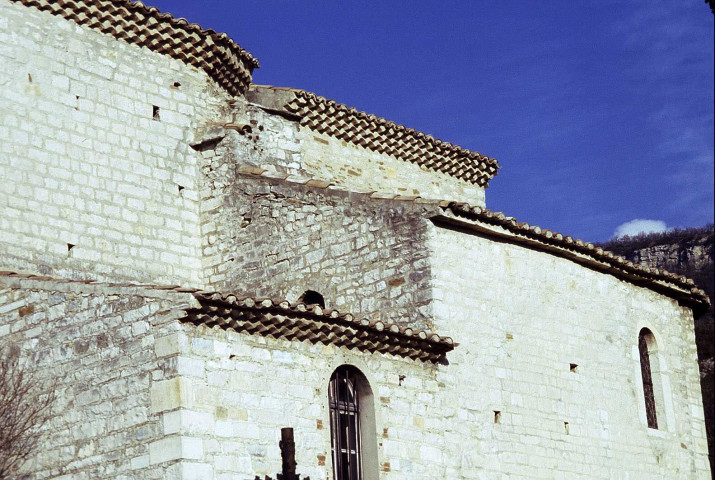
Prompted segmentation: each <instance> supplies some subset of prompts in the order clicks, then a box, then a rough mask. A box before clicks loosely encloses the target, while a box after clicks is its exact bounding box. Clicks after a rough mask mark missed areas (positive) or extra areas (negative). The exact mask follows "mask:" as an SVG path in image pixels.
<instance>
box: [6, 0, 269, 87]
mask: <svg viewBox="0 0 715 480" xmlns="http://www.w3.org/2000/svg"><path fill="white" fill-rule="evenodd" d="M10 1H12V2H15V3H20V4H23V5H26V6H28V7H35V8H37V9H38V10H42V11H46V12H49V13H51V14H53V15H57V16H60V17H62V18H64V19H66V20H69V21H71V22H74V23H76V24H77V25H82V26H85V27H88V28H91V29H93V30H96V31H99V32H101V33H105V34H108V35H111V36H113V37H114V38H116V39H118V40H123V41H125V42H127V43H131V44H134V45H138V46H140V47H147V48H148V49H150V50H152V51H154V52H157V53H160V54H163V55H168V56H170V57H172V58H175V59H177V60H180V61H182V62H184V63H186V64H188V65H191V66H194V67H196V68H200V69H201V70H203V71H204V72H206V73H207V74H208V76H209V77H211V78H212V79H214V80H215V81H216V82H217V83H218V84H219V85H220V86H221V87H222V88H224V89H225V90H226V91H227V92H228V93H229V94H231V95H240V94H243V93H244V92H245V91H246V90H247V89H248V86H249V85H250V83H251V79H252V73H253V69H254V68H258V60H256V59H255V58H254V57H253V56H252V55H251V54H250V53H248V52H247V51H246V50H244V49H243V48H241V47H240V46H239V45H238V44H237V43H235V42H234V41H233V40H231V39H230V38H229V37H228V36H227V35H226V34H225V33H216V32H215V31H214V30H211V29H202V28H201V27H200V26H199V25H196V24H194V23H189V22H187V21H186V20H185V19H183V18H178V19H177V18H174V17H173V16H171V15H169V14H167V13H161V12H160V11H159V10H158V9H157V8H155V7H147V6H145V5H144V4H143V3H141V2H133V1H130V0H10Z"/></svg>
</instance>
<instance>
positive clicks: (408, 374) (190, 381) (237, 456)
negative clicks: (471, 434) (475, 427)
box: [157, 326, 455, 480]
mask: <svg viewBox="0 0 715 480" xmlns="http://www.w3.org/2000/svg"><path fill="white" fill-rule="evenodd" d="M166 340H167V344H171V345H173V346H174V350H173V352H172V354H173V355H175V356H176V358H177V359H178V360H177V361H178V363H179V365H181V369H180V372H181V373H182V375H183V376H182V378H181V382H182V388H184V389H185V391H186V392H187V394H186V395H185V397H184V400H182V401H177V402H176V403H175V404H172V405H171V407H172V408H176V407H178V409H176V410H173V411H172V412H171V413H167V414H165V415H164V422H165V428H167V429H168V430H167V433H168V432H179V433H181V434H182V435H183V436H184V438H186V439H188V440H187V441H188V442H193V443H194V444H201V445H202V446H203V447H202V450H201V457H200V458H197V459H196V461H197V462H198V463H197V464H196V466H195V468H196V471H197V472H198V473H197V475H198V476H197V477H196V478H201V479H211V478H215V479H229V478H235V479H241V480H243V479H245V480H250V479H253V478H254V476H255V475H259V476H261V478H263V476H264V475H269V476H271V477H273V478H276V473H280V471H281V456H280V450H279V448H278V442H279V440H280V429H281V428H282V427H292V428H294V432H295V440H296V460H297V463H298V468H297V472H298V473H300V474H301V475H302V476H310V478H314V479H324V478H332V460H331V456H330V418H329V412H328V382H329V380H330V376H331V374H332V373H333V371H334V370H335V369H336V368H337V367H339V366H340V365H343V364H350V365H355V366H357V367H358V368H359V369H360V370H361V371H362V372H363V373H364V374H365V375H366V377H367V378H368V380H369V382H370V386H371V388H372V390H373V394H374V402H375V405H374V407H375V414H376V426H377V433H378V435H377V438H366V439H364V441H365V442H375V444H376V445H377V447H378V468H379V470H380V471H381V472H382V473H381V474H380V475H381V476H380V478H385V479H395V480H396V479H400V480H408V479H409V480H412V479H417V478H424V479H431V478H455V477H450V476H444V472H445V469H444V465H443V458H444V457H443V456H442V454H441V452H440V449H439V445H441V444H442V443H443V440H442V437H443V435H444V427H445V424H444V423H443V422H442V418H443V417H444V415H445V413H447V414H449V411H450V406H449V404H448V403H447V400H448V399H449V397H448V396H441V395H440V394H439V391H440V390H441V389H442V388H441V386H440V385H438V383H437V381H436V380H435V373H436V370H437V369H438V367H436V366H434V365H431V364H423V363H421V362H416V361H412V360H405V359H401V358H397V357H391V356H388V355H382V354H370V353H363V352H359V351H355V350H347V349H345V348H336V347H333V346H325V345H321V344H318V345H312V344H310V343H309V342H296V341H293V342H291V341H288V340H276V339H272V338H264V337H259V336H251V335H246V334H238V333H235V332H232V331H223V330H218V329H208V328H206V327H193V326H186V329H185V330H184V331H182V332H176V333H174V334H172V335H171V336H170V337H168V338H167V339H166ZM167 353H168V351H167ZM439 368H441V367H439ZM401 376H402V377H401ZM157 388H159V389H161V388H163V385H161V383H159V384H157ZM167 388H173V386H172V385H171V384H170V383H167ZM167 407H169V406H167Z"/></svg>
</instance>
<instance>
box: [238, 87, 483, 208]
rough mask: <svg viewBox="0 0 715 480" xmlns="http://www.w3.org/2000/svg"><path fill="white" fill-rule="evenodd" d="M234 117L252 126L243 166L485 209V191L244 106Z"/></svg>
mask: <svg viewBox="0 0 715 480" xmlns="http://www.w3.org/2000/svg"><path fill="white" fill-rule="evenodd" d="M233 113H234V121H235V122H236V123H237V124H239V125H243V124H248V125H251V126H252V132H251V133H250V134H248V135H247V136H248V137H250V140H251V142H252V147H253V148H252V149H251V150H249V151H248V152H246V154H245V155H242V156H241V157H240V158H239V162H241V163H248V164H252V165H254V166H258V167H260V168H264V169H267V170H269V171H275V172H280V173H284V174H289V175H297V176H302V177H310V178H314V179H317V180H322V181H325V182H329V183H332V184H335V185H340V186H342V187H344V188H346V189H348V190H356V191H377V192H382V193H391V194H393V195H402V196H418V197H422V198H431V199H438V200H454V201H460V202H468V203H470V204H472V205H480V206H484V205H485V189H484V188H483V187H480V186H478V185H476V184H473V183H469V182H465V181H462V180H459V179H457V178H454V177H451V176H449V175H447V174H445V173H441V172H436V171H432V170H428V169H426V168H423V167H421V166H419V165H417V164H415V163H411V162H407V161H404V160H400V159H398V158H395V157H392V156H390V155H386V154H381V153H376V152H373V151H371V150H368V149H365V148H362V147H359V146H357V145H354V144H352V143H349V142H346V141H343V140H339V139H337V138H334V137H331V136H329V135H325V134H322V133H318V132H314V131H312V130H310V129H309V128H306V127H303V126H300V125H299V124H298V123H297V122H296V121H294V120H290V119H286V118H284V117H282V116H280V115H276V114H272V113H269V112H266V111H263V110H261V109H259V108H258V107H256V106H255V105H249V104H246V103H244V102H243V101H241V100H238V101H236V102H235V109H234V112H233Z"/></svg>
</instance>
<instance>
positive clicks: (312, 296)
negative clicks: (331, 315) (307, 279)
mask: <svg viewBox="0 0 715 480" xmlns="http://www.w3.org/2000/svg"><path fill="white" fill-rule="evenodd" d="M298 302H299V303H305V304H306V305H320V308H325V299H324V298H323V296H322V295H321V294H319V293H318V292H316V291H314V290H306V291H305V292H303V295H301V296H300V297H299V298H298Z"/></svg>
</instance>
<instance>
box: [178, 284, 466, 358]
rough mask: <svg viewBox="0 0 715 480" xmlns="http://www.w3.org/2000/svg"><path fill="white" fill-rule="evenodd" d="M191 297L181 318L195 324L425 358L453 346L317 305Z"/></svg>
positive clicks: (433, 337)
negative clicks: (194, 302) (190, 306)
mask: <svg viewBox="0 0 715 480" xmlns="http://www.w3.org/2000/svg"><path fill="white" fill-rule="evenodd" d="M194 296H195V297H196V299H197V300H198V301H199V303H200V304H201V308H197V309H191V310H187V317H186V319H185V320H186V321H189V322H191V323H194V324H196V325H206V326H208V327H220V328H224V329H228V328H230V329H233V330H235V331H237V332H245V333H249V334H256V335H263V336H270V337H273V338H285V339H288V340H297V341H306V340H307V341H309V342H311V343H322V344H325V345H337V346H343V347H347V348H356V349H358V350H363V351H368V352H379V353H388V354H391V355H397V356H400V357H406V358H411V359H414V360H422V361H430V362H438V361H440V360H441V359H443V358H444V355H445V354H446V353H447V352H449V351H451V350H453V349H454V347H455V344H454V342H453V341H452V339H451V338H449V337H440V336H439V335H437V334H430V333H428V332H425V331H417V332H415V331H414V330H412V329H411V328H405V327H400V326H399V325H397V324H394V323H392V324H389V323H388V324H386V323H383V322H380V321H377V322H372V321H369V320H367V319H364V318H363V319H358V318H355V317H354V316H353V315H351V314H349V313H340V312H338V311H337V310H330V309H322V308H321V307H320V306H318V305H305V304H303V303H299V304H297V305H291V304H290V303H289V302H287V301H285V300H275V299H269V298H254V297H238V296H236V295H225V294H221V293H210V292H197V293H195V294H194Z"/></svg>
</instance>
